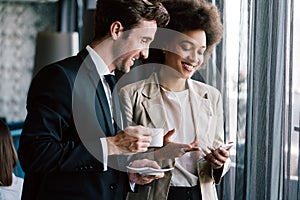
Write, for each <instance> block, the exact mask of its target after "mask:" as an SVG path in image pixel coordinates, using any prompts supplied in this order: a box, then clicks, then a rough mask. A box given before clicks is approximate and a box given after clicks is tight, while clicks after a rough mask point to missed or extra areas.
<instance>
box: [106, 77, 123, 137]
mask: <svg viewBox="0 0 300 200" xmlns="http://www.w3.org/2000/svg"><path fill="white" fill-rule="evenodd" d="M104 77H105V80H106V82H107V83H108V85H109V88H110V92H111V94H112V96H114V95H113V91H114V87H115V85H116V83H117V80H116V77H115V76H114V75H111V74H107V75H104ZM112 103H113V107H114V113H113V115H114V116H113V118H114V121H115V123H114V128H115V130H116V131H118V130H120V128H119V126H118V125H117V124H118V121H119V120H118V119H119V118H120V117H119V116H118V115H117V113H118V112H117V110H119V104H118V101H117V100H116V97H115V98H112Z"/></svg>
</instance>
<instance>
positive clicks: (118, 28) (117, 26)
mask: <svg viewBox="0 0 300 200" xmlns="http://www.w3.org/2000/svg"><path fill="white" fill-rule="evenodd" d="M123 29H124V28H123V26H122V23H121V22H119V21H115V22H113V23H112V24H111V25H110V35H111V37H112V39H113V40H116V39H118V38H119V36H120V35H121V34H120V33H121V32H122V31H123Z"/></svg>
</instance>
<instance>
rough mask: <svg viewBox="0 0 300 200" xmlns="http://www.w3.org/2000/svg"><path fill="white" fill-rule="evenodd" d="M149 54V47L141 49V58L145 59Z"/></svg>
mask: <svg viewBox="0 0 300 200" xmlns="http://www.w3.org/2000/svg"><path fill="white" fill-rule="evenodd" d="M148 55H149V48H145V49H142V51H141V56H142V58H143V59H147V58H148Z"/></svg>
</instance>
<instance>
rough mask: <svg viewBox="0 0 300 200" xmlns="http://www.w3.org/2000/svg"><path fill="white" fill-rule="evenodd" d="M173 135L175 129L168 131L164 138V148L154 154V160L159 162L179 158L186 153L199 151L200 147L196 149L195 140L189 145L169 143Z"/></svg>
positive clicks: (196, 141) (196, 142)
mask: <svg viewBox="0 0 300 200" xmlns="http://www.w3.org/2000/svg"><path fill="white" fill-rule="evenodd" d="M174 134H175V129H173V130H170V131H169V132H168V133H167V134H166V135H165V136H164V146H163V147H162V148H160V149H158V150H156V151H155V152H154V154H155V160H159V161H160V160H165V159H173V158H176V157H181V156H183V155H184V154H185V153H187V152H190V151H199V150H200V147H198V140H197V139H195V140H194V141H192V142H191V143H190V144H182V143H174V142H171V137H172V135H174Z"/></svg>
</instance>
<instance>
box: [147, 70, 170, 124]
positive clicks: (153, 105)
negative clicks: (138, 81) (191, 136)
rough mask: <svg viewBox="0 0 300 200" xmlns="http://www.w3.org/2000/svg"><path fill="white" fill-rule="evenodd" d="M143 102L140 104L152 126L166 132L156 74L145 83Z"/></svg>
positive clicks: (162, 104)
mask: <svg viewBox="0 0 300 200" xmlns="http://www.w3.org/2000/svg"><path fill="white" fill-rule="evenodd" d="M142 94H143V96H144V97H146V98H145V99H146V100H145V101H143V102H142V104H143V107H144V109H145V111H146V113H147V114H148V115H149V117H150V119H151V122H152V124H153V125H154V127H156V128H164V129H165V130H168V129H169V127H168V123H167V117H166V113H165V109H164V103H163V100H162V97H161V93H160V86H159V83H158V80H157V76H156V74H153V75H152V76H151V77H150V78H149V79H148V80H147V82H146V84H145V87H144V89H143V91H142Z"/></svg>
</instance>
